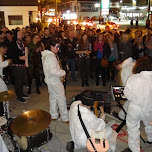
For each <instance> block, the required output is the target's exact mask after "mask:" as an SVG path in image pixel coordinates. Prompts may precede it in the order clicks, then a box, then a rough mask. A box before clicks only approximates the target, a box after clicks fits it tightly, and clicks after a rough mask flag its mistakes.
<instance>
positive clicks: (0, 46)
mask: <svg viewBox="0 0 152 152" xmlns="http://www.w3.org/2000/svg"><path fill="white" fill-rule="evenodd" d="M6 51H7V46H6V45H5V43H0V92H4V91H7V90H8V89H7V85H6V84H5V82H4V81H3V68H5V67H7V66H8V65H9V63H11V60H10V59H8V60H6V61H3V56H4V54H6ZM3 104H6V103H5V102H4V103H3ZM8 107H9V105H8V102H7V111H8V113H7V115H8V117H9V108H8ZM4 112H5V108H4Z"/></svg>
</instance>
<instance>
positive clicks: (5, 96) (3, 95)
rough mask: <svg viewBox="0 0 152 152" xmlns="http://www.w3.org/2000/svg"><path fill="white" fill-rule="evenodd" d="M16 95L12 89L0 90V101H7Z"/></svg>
mask: <svg viewBox="0 0 152 152" xmlns="http://www.w3.org/2000/svg"><path fill="white" fill-rule="evenodd" d="M15 97H16V94H15V92H14V91H4V92H0V102H4V101H9V100H11V99H13V98H15Z"/></svg>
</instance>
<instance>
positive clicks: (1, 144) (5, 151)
mask: <svg viewBox="0 0 152 152" xmlns="http://www.w3.org/2000/svg"><path fill="white" fill-rule="evenodd" d="M0 150H1V152H9V151H8V149H7V147H6V145H5V143H4V141H3V138H2V137H1V135H0Z"/></svg>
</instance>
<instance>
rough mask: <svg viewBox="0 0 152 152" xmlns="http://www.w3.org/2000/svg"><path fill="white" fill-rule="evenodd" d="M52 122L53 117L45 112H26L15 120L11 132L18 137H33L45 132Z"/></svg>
mask: <svg viewBox="0 0 152 152" xmlns="http://www.w3.org/2000/svg"><path fill="white" fill-rule="evenodd" d="M50 122H51V115H50V114H49V113H48V112H46V111H43V110H30V111H26V112H24V113H22V114H20V115H19V116H17V117H16V118H15V120H14V121H13V122H12V124H11V130H12V132H13V133H14V134H16V135H18V136H33V135H36V134H38V133H40V132H42V131H44V130H45V129H46V128H47V127H48V126H49V124H50Z"/></svg>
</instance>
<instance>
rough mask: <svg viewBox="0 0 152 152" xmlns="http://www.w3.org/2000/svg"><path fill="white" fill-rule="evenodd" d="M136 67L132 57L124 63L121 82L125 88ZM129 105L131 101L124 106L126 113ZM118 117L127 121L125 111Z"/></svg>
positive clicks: (120, 112) (121, 111)
mask: <svg viewBox="0 0 152 152" xmlns="http://www.w3.org/2000/svg"><path fill="white" fill-rule="evenodd" d="M134 65H135V61H134V60H133V59H132V58H131V57H130V58H128V59H126V60H124V61H123V63H122V70H121V80H122V84H123V86H125V85H126V83H127V80H128V78H129V77H130V76H131V75H132V69H133V67H134ZM128 105H129V101H128V100H127V101H126V102H125V103H124V105H123V108H124V110H125V111H126V112H127V111H128ZM118 116H119V117H120V118H121V119H125V113H124V112H123V110H120V111H119V113H118Z"/></svg>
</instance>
